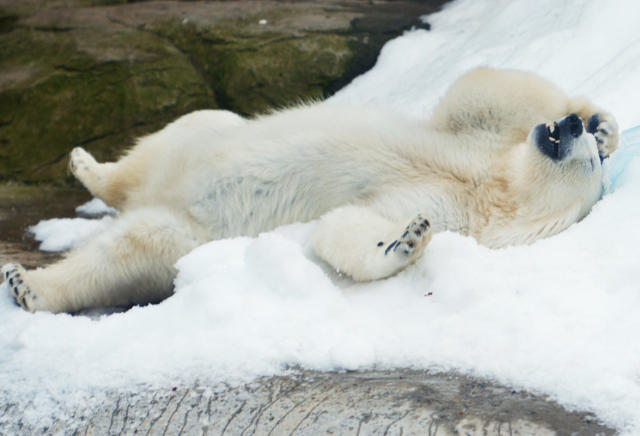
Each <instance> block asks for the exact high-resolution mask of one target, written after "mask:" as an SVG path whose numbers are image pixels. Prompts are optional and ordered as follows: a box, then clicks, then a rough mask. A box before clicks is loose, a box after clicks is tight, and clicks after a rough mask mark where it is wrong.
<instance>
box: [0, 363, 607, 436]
mask: <svg viewBox="0 0 640 436" xmlns="http://www.w3.org/2000/svg"><path fill="white" fill-rule="evenodd" d="M48 395H49V394H47V393H42V394H41V396H40V397H39V398H38V401H39V402H41V403H44V404H48V405H50V407H51V412H50V413H48V412H44V411H39V414H40V415H41V416H42V417H41V419H40V420H37V419H36V420H34V416H38V414H33V413H32V414H29V415H25V414H24V413H23V411H24V407H28V406H31V407H33V403H29V402H28V399H25V398H20V399H18V398H12V397H11V396H9V395H2V396H0V408H1V409H2V410H4V414H3V416H2V418H1V419H0V424H2V425H3V428H4V430H5V431H6V432H7V434H44V433H46V434H85V435H103V434H124V435H134V434H148V435H164V434H171V435H176V434H185V435H192V434H194V435H195V434H209V435H214V434H216V435H222V434H228V435H240V434H243V435H271V434H274V435H280V434H296V435H332V434H333V435H359V434H362V435H404V434H406V435H432V436H453V435H484V436H494V435H495V436H498V435H506V434H509V435H521V436H524V435H537V436H552V435H574V434H575V435H582V436H588V435H594V436H595V435H612V434H615V431H614V430H612V429H610V428H607V427H605V426H603V425H601V424H599V423H598V422H597V419H596V418H595V417H594V416H593V415H588V414H584V413H576V412H568V411H566V410H565V409H563V408H561V407H560V406H558V405H557V404H554V403H553V402H550V401H548V400H546V399H544V398H541V397H538V396H534V395H531V394H528V393H525V392H516V391H513V390H511V389H509V388H506V387H504V386H500V385H497V384H494V383H491V382H488V381H486V380H478V379H473V378H469V377H465V376H461V375H457V374H452V373H449V374H431V373H428V372H424V371H415V370H402V369H398V370H394V371H384V372H382V371H360V372H353V373H324V372H313V371H300V372H297V373H296V374H293V375H290V376H287V377H265V378H261V379H258V380H255V381H254V382H252V383H249V384H245V385H240V386H233V387H229V386H226V387H221V386H214V385H207V384H205V383H202V382H196V383H194V384H188V385H185V384H177V385H174V386H172V385H168V386H166V387H165V388H164V389H162V388H156V389H151V390H142V391H138V392H135V393H133V392H124V391H123V392H118V391H108V392H99V393H96V396H95V397H91V398H89V399H87V400H86V401H83V402H82V406H78V401H76V403H75V404H66V403H65V401H61V400H55V399H51V400H49V399H47V398H46V397H47V396H48ZM78 395H80V394H78ZM82 395H84V394H82Z"/></svg>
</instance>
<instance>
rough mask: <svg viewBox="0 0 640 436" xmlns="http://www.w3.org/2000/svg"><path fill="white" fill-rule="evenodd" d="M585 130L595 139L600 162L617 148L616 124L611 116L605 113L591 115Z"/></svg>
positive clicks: (617, 133)
mask: <svg viewBox="0 0 640 436" xmlns="http://www.w3.org/2000/svg"><path fill="white" fill-rule="evenodd" d="M586 130H587V132H588V133H591V134H592V135H593V136H594V137H595V138H596V143H597V145H598V154H599V155H600V160H601V161H602V160H604V159H606V158H608V157H609V155H610V154H611V153H613V152H614V151H615V150H616V149H617V148H618V143H619V141H620V134H619V130H618V122H617V121H616V119H615V118H614V117H613V115H611V114H607V113H597V114H593V115H591V116H590V117H589V120H588V121H587V127H586Z"/></svg>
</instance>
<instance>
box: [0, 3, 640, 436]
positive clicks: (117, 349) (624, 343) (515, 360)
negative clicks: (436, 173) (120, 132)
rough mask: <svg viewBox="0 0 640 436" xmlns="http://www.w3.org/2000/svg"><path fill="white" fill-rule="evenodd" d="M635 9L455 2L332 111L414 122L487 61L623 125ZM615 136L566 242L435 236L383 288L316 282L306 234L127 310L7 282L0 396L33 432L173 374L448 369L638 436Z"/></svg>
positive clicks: (633, 252)
mask: <svg viewBox="0 0 640 436" xmlns="http://www.w3.org/2000/svg"><path fill="white" fill-rule="evenodd" d="M639 14H640V4H637V3H635V2H633V1H631V0H629V1H613V2H608V3H606V4H605V3H602V2H598V1H595V0H593V1H578V0H574V1H567V2H563V3H558V2H555V1H550V0H543V1H540V2H535V3H531V2H527V1H525V0H520V1H511V0H502V1H499V0H495V1H478V0H458V1H456V2H454V3H453V4H451V5H449V6H448V7H447V8H446V9H445V10H444V11H442V12H440V13H438V14H435V15H433V16H431V17H429V18H428V21H429V22H430V23H431V24H432V29H433V30H432V31H431V32H426V31H414V32H410V33H407V34H406V35H404V36H403V37H401V38H398V39H396V40H394V41H392V42H390V43H389V44H387V45H386V46H385V48H384V49H383V52H382V54H381V56H380V59H379V62H378V64H377V65H376V67H375V68H374V69H373V70H372V71H370V72H369V73H367V74H365V75H364V76H362V77H360V78H358V79H356V80H355V81H354V82H353V83H352V84H351V85H349V86H348V87H347V88H346V89H344V90H343V91H341V92H340V93H339V94H338V95H336V96H335V97H333V98H332V99H331V100H330V104H334V103H335V104H338V103H340V102H344V101H349V102H364V103H369V104H379V105H385V106H389V105H391V106H394V107H396V108H398V109H399V110H402V111H406V112H407V113H409V114H411V115H413V116H424V115H426V114H428V112H429V111H430V110H431V108H432V107H433V106H434V105H435V104H436V103H437V101H438V98H439V97H440V96H441V95H442V94H443V92H444V90H445V88H446V86H447V85H448V84H449V83H451V81H452V80H453V79H454V78H456V77H457V76H458V75H459V74H460V73H462V72H464V71H465V70H467V69H469V68H471V67H474V66H477V65H491V66H497V67H514V68H520V69H526V70H532V71H537V72H539V73H541V74H543V75H544V76H546V77H548V78H550V79H552V80H554V81H555V82H557V83H558V84H559V85H560V86H562V87H563V88H565V89H566V90H567V91H568V92H569V93H572V94H585V95H589V96H592V97H593V99H594V100H595V101H597V102H598V103H600V104H601V105H602V106H604V107H607V108H609V109H610V110H611V111H612V112H613V113H615V114H616V115H617V116H618V119H619V121H620V124H621V126H622V127H623V128H629V127H632V126H634V125H636V124H639V123H640V104H638V101H640V31H638V27H637V23H636V20H637V17H638V16H639ZM625 140H626V141H627V142H628V143H627V144H626V145H625V148H623V149H622V150H620V151H619V152H618V153H616V155H614V157H613V158H612V162H611V165H610V167H611V168H610V169H611V172H610V175H611V179H612V182H613V185H612V188H613V192H612V193H610V194H608V195H606V196H605V197H604V198H603V200H602V201H600V202H599V203H598V204H597V205H596V206H595V207H594V209H593V211H592V213H591V214H590V215H589V216H588V217H586V218H585V219H584V220H583V221H582V222H580V223H578V224H576V225H574V226H572V227H571V228H569V229H568V230H567V231H565V232H563V233H562V234H560V235H557V236H555V237H552V238H549V239H546V240H542V241H539V242H537V243H536V244H533V245H531V246H526V247H512V248H507V249H503V250H489V249H487V248H485V247H482V246H479V245H478V244H477V243H476V242H475V241H474V240H473V239H471V238H465V237H462V236H460V235H457V234H452V233H442V234H438V235H436V236H434V238H433V241H432V242H431V244H430V245H429V246H428V248H427V250H426V253H425V256H424V257H423V258H422V259H421V260H420V262H418V263H417V264H416V265H415V266H413V267H411V268H409V269H407V270H406V271H404V272H402V273H401V274H399V275H398V276H396V277H393V278H390V279H388V280H383V281H379V282H375V283H369V284H353V283H351V282H350V281H349V280H347V279H344V278H342V277H339V276H337V275H335V274H334V273H333V272H331V271H327V270H326V269H325V268H324V267H323V266H322V265H321V264H320V263H318V262H317V261H316V260H315V259H314V258H313V256H312V254H311V251H310V249H309V246H308V235H309V233H310V232H311V231H312V229H313V226H314V225H315V224H314V223H308V224H297V225H292V226H287V227H283V228H280V229H277V230H276V231H274V232H270V233H267V234H263V235H261V236H259V237H257V238H237V239H232V240H223V241H214V242H211V243H209V244H206V245H204V246H201V247H199V248H197V249H196V250H194V251H193V252H192V253H190V254H189V255H187V256H185V257H184V258H182V259H181V260H180V261H179V262H178V264H177V266H178V268H179V270H180V273H179V275H178V277H177V279H176V286H177V292H176V294H175V295H174V296H173V297H171V298H169V299H168V300H166V301H165V302H163V303H162V304H159V305H155V306H147V307H136V308H133V309H131V310H129V311H127V312H124V313H114V314H110V315H95V314H94V315H93V316H92V317H87V316H70V315H52V314H47V313H37V314H35V315H33V314H29V313H26V312H24V311H22V310H20V309H19V308H17V307H16V306H15V305H14V304H13V302H12V301H11V298H10V296H9V293H8V291H7V289H6V287H5V286H3V287H2V289H0V318H1V319H2V320H3V322H2V323H0V350H1V352H0V386H4V387H5V389H6V391H7V393H8V394H9V395H12V396H14V397H15V398H22V399H23V400H21V401H26V402H29V401H31V403H30V404H32V405H40V406H41V407H36V408H34V407H30V408H28V409H29V412H28V413H27V415H26V416H25V419H31V420H44V419H46V417H47V416H48V415H49V414H50V407H51V404H53V403H52V401H53V400H52V399H54V400H55V399H62V400H63V401H67V402H72V401H85V400H86V398H87V396H86V395H85V396H83V395H82V392H85V393H86V392H92V391H93V390H97V389H100V388H104V387H118V388H121V389H126V388H131V389H135V388H136V387H137V386H139V385H140V384H150V385H162V384H166V383H168V382H172V381H173V382H175V381H176V380H184V379H185V377H186V379H187V380H188V379H191V380H192V379H194V378H198V379H201V380H202V379H209V380H212V381H225V382H230V383H233V382H237V381H242V380H247V379H250V378H252V377H255V376H258V375H268V374H276V373H282V372H284V371H286V370H287V368H288V367H289V366H291V365H299V366H302V367H306V368H313V369H320V370H328V369H358V368H370V367H374V366H375V367H385V368H386V367H413V368H429V369H434V370H458V371H461V372H464V373H468V374H473V375H477V376H483V377H491V378H494V379H496V380H498V381H499V382H502V383H508V384H511V385H512V386H514V387H516V388H523V389H528V390H532V391H536V392H542V393H546V394H549V395H550V396H551V397H552V398H554V399H556V400H557V401H559V402H560V403H561V404H563V405H565V406H567V407H574V408H578V409H582V410H590V411H593V412H595V413H596V414H597V415H598V416H599V417H600V418H601V419H603V420H604V421H605V422H606V423H608V424H610V425H614V426H616V427H617V428H619V429H621V430H623V431H626V432H627V433H628V434H638V433H640V341H639V340H637V335H638V332H640V316H638V313H640V255H639V254H638V246H640V228H639V227H638V225H637V222H638V219H639V217H640V201H638V199H639V198H640V159H634V156H635V155H636V154H638V152H639V151H640V141H638V131H637V130H634V131H629V132H627V133H626V134H625ZM54 224H55V223H42V224H40V225H39V226H42V227H43V228H46V227H47V226H49V225H52V226H53V225H54ZM55 225H57V224H55ZM94 230H96V231H99V229H94ZM73 232H74V230H66V229H63V230H61V231H60V232H56V231H51V234H56V233H57V234H64V235H72V234H73ZM36 233H37V230H36ZM42 239H44V243H46V242H47V241H48V240H49V237H45V236H42ZM63 242H64V241H63ZM71 243H74V242H71ZM57 244H58V246H63V245H64V244H63V243H62V242H60V241H59V242H57ZM48 407H49V409H48ZM38 410H44V412H43V411H38ZM47 410H49V412H47Z"/></svg>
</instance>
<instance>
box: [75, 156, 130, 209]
mask: <svg viewBox="0 0 640 436" xmlns="http://www.w3.org/2000/svg"><path fill="white" fill-rule="evenodd" d="M115 165H116V164H115V163H111V162H109V163H98V162H97V161H96V160H95V159H94V157H93V156H92V155H91V154H90V153H88V152H87V151H86V150H85V149H84V148H82V147H76V148H74V149H73V150H71V154H70V158H69V169H70V170H71V173H72V174H73V175H74V176H75V177H76V179H78V180H79V181H80V182H81V183H82V184H83V185H84V187H85V188H87V190H88V191H89V192H90V193H91V195H93V196H95V197H99V198H101V199H102V200H104V201H105V202H106V203H107V204H109V205H111V206H117V204H118V203H119V201H118V199H117V198H114V194H113V192H112V191H113V190H112V189H110V185H111V183H110V182H111V175H112V173H113V169H114V167H115Z"/></svg>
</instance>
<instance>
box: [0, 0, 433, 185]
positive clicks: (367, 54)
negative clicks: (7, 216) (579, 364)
mask: <svg viewBox="0 0 640 436" xmlns="http://www.w3.org/2000/svg"><path fill="white" fill-rule="evenodd" d="M442 3H444V0H430V1H417V0H410V1H376V2H364V1H360V0H323V1H295V2H284V1H275V0H265V1H247V0H236V1H208V2H191V1H182V2H175V1H174V2H170V1H146V2H127V1H116V0H112V1H108V0H21V1H19V2H17V1H15V0H0V47H2V49H0V180H2V179H5V180H7V179H9V180H23V181H31V182H33V181H57V182H60V181H62V180H63V178H64V175H65V173H64V169H65V165H66V155H67V153H68V152H69V150H71V148H73V147H74V146H77V145H82V146H84V147H86V148H88V149H89V150H90V151H92V152H93V153H95V155H96V156H97V157H98V158H99V159H100V160H104V159H112V158H114V157H116V156H117V155H118V154H119V153H120V152H121V151H122V149H123V148H126V147H127V146H130V145H131V144H132V142H133V139H134V138H135V137H136V136H140V135H142V134H146V133H149V132H152V131H154V130H156V129H158V128H160V127H162V126H163V125H165V124H166V123H167V122H169V121H171V120H173V119H174V118H176V117H177V116H179V115H181V114H184V113H187V112H190V111H192V110H195V109H201V108H225V109H230V110H233V111H235V112H238V113H241V114H245V115H250V114H255V113H257V112H262V111H265V110H267V109H268V108H272V107H279V106H285V105H288V104H292V103H294V102H297V101H300V100H305V99H313V98H322V97H326V96H327V95H330V94H331V93H333V92H335V91H336V90H337V89H339V88H341V87H342V86H344V85H345V84H347V83H348V82H349V81H350V80H351V79H352V78H354V77H355V76H357V75H359V74H361V73H363V72H365V71H366V70H368V69H369V68H371V67H372V66H373V64H374V63H375V59H376V57H377V54H378V52H379V50H380V48H381V46H382V45H383V44H384V43H385V42H386V41H387V40H389V39H391V38H393V37H395V36H397V35H399V34H400V33H401V32H402V31H403V30H405V29H408V28H410V27H411V26H412V25H421V22H420V21H419V20H418V17H419V16H420V15H422V14H426V13H429V12H432V11H434V10H436V9H437V8H439V7H440V5H441V4H442ZM66 181H67V182H70V181H71V179H70V178H67V179H66Z"/></svg>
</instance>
